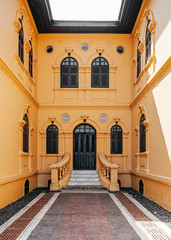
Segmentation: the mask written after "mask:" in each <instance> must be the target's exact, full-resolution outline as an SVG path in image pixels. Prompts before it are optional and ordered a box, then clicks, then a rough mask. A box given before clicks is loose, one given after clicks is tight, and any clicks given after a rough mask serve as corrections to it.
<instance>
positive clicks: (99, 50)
mask: <svg viewBox="0 0 171 240" xmlns="http://www.w3.org/2000/svg"><path fill="white" fill-rule="evenodd" d="M96 52H97V53H98V54H99V53H100V54H102V53H103V52H104V49H103V48H97V49H96Z"/></svg>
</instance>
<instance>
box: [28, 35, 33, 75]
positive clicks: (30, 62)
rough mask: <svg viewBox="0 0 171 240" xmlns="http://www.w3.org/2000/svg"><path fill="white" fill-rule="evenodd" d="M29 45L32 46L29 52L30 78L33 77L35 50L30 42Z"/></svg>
mask: <svg viewBox="0 0 171 240" xmlns="http://www.w3.org/2000/svg"><path fill="white" fill-rule="evenodd" d="M29 43H30V46H31V48H30V51H29V73H30V76H31V77H33V48H32V43H31V41H30V40H29Z"/></svg>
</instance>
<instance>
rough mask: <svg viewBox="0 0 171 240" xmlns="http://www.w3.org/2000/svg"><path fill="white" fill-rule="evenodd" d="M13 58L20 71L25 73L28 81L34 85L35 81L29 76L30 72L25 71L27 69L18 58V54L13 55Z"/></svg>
mask: <svg viewBox="0 0 171 240" xmlns="http://www.w3.org/2000/svg"><path fill="white" fill-rule="evenodd" d="M15 59H16V60H17V62H18V64H19V66H20V67H21V69H22V71H23V72H24V73H25V74H26V75H27V77H28V79H29V80H30V82H31V83H32V84H33V85H34V86H35V85H36V83H35V81H34V80H33V78H32V77H31V76H30V73H29V72H28V71H27V69H26V68H25V67H24V65H23V63H22V62H21V60H20V58H19V56H18V55H15Z"/></svg>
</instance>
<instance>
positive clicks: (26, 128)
mask: <svg viewBox="0 0 171 240" xmlns="http://www.w3.org/2000/svg"><path fill="white" fill-rule="evenodd" d="M23 120H24V121H25V124H24V127H23V152H26V153H28V152H29V121H28V117H27V114H24V117H23Z"/></svg>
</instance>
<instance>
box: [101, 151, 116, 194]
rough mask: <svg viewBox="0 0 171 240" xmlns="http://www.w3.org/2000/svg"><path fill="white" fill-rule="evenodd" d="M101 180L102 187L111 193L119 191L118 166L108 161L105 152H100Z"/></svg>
mask: <svg viewBox="0 0 171 240" xmlns="http://www.w3.org/2000/svg"><path fill="white" fill-rule="evenodd" d="M98 158H99V179H100V182H101V184H102V186H104V187H106V188H107V189H108V190H109V191H111V192H114V191H119V184H118V168H119V167H118V165H117V164H114V163H111V162H109V161H108V160H107V158H106V156H105V154H104V153H103V152H99V154H98Z"/></svg>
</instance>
